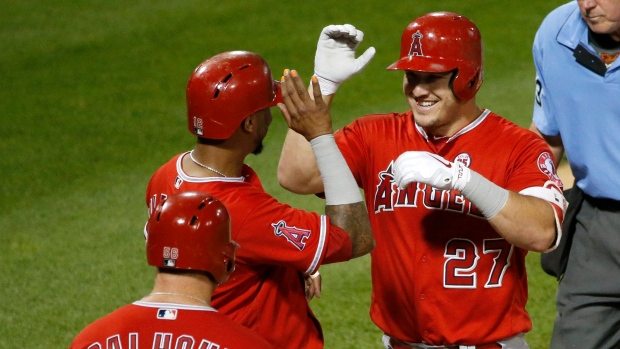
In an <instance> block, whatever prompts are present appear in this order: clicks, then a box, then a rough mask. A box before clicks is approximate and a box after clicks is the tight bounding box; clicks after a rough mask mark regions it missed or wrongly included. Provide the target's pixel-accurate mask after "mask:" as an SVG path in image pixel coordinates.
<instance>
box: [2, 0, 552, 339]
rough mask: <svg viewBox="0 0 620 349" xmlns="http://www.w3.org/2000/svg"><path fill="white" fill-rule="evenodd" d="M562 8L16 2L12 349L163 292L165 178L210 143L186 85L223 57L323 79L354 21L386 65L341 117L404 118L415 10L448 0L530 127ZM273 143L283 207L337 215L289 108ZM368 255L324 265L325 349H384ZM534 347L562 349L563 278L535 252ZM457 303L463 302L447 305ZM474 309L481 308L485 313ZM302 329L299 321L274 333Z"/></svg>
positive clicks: (492, 80)
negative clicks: (294, 177)
mask: <svg viewBox="0 0 620 349" xmlns="http://www.w3.org/2000/svg"><path fill="white" fill-rule="evenodd" d="M563 2H564V1H563V0H553V1H550V0H548V1H531V2H529V1H528V2H524V1H516V0H506V1H498V0H494V1H492V0H468V1H462V0H448V1H414V2H412V1H406V2H405V1H391V2H388V1H371V0H368V1H359V0H358V1H350V0H340V1H333V0H331V1H322V0H316V1H314V0H308V1H275V0H266V1H258V0H255V1H243V0H237V1H213V0H206V1H204V0H203V1H199V0H178V1H171V0H149V1H145V0H135V1H119V0H106V1H102V0H91V1H86V0H85V1H70V0H56V1H41V0H19V1H18V0H4V1H2V2H1V3H0V118H1V121H2V123H1V126H0V156H1V159H0V181H1V185H0V251H1V252H0V256H1V257H2V269H1V270H2V275H1V276H0V304H1V306H0V348H65V347H68V345H69V343H70V342H71V339H72V338H73V337H74V336H75V335H76V334H77V333H78V332H79V331H80V330H81V329H82V328H83V327H84V326H85V325H87V324H88V323H90V322H91V321H93V320H95V319H96V318H98V317H100V316H103V315H104V314H107V313H108V312H110V311H112V310H113V309H116V308H117V307H119V306H121V305H124V304H126V303H129V302H132V301H134V300H136V299H139V298H141V297H142V296H143V295H145V294H147V293H148V292H149V291H150V288H151V285H152V280H153V276H154V271H153V270H152V269H151V268H150V267H148V266H147V265H146V263H145V262H146V261H145V257H144V240H143V236H142V228H143V225H144V222H145V219H146V205H145V198H144V192H145V187H146V184H147V182H148V180H149V178H150V176H151V174H152V173H153V172H154V171H155V170H156V169H157V168H158V167H159V166H160V165H161V164H162V163H163V162H165V161H166V160H168V159H169V158H170V157H172V156H173V155H175V154H176V153H179V152H181V151H185V150H188V149H190V148H191V147H192V145H193V143H194V139H193V137H192V136H191V135H190V134H189V133H188V132H187V131H186V128H185V127H186V126H185V97H184V93H185V85H186V83H187V78H188V77H189V75H190V74H191V72H192V70H193V69H194V67H195V66H197V65H198V64H199V63H200V62H201V61H202V60H204V59H206V58H207V57H209V56H212V55H214V54H216V53H219V52H222V51H227V50H236V49H243V50H250V51H255V52H257V53H259V54H261V55H262V56H263V57H265V58H266V59H267V61H268V62H270V65H271V67H272V70H273V72H274V75H275V77H276V78H279V76H280V74H281V72H282V70H283V69H285V68H290V69H297V70H298V71H299V72H300V74H301V75H302V77H305V78H306V79H307V78H309V77H310V75H311V74H312V65H313V58H314V50H315V47H316V41H317V38H318V35H319V33H320V31H321V29H322V28H323V27H324V26H325V25H328V24H341V23H351V24H354V25H355V26H357V27H358V28H360V29H362V30H363V31H364V32H365V34H366V39H365V41H364V42H363V43H362V44H361V47H360V52H362V51H361V50H365V49H366V48H367V47H369V46H375V48H376V49H377V55H376V56H375V59H374V60H373V61H372V62H371V63H370V65H369V66H368V67H367V68H366V69H365V70H364V71H363V72H362V73H361V74H360V75H357V76H355V77H354V78H353V79H352V80H350V81H349V82H347V83H346V84H345V85H343V86H342V87H341V89H340V91H339V93H338V96H337V97H336V99H335V101H334V105H333V109H332V115H333V117H334V120H335V124H336V126H337V127H340V126H342V125H344V124H346V123H348V122H350V121H351V120H353V119H354V118H355V117H358V116H361V115H363V114H367V113H373V112H387V111H403V110H405V109H406V108H407V106H406V104H405V101H404V98H403V96H402V92H401V76H402V75H401V74H400V73H396V72H388V71H385V67H386V66H388V65H389V64H390V63H392V62H393V61H394V60H396V58H397V57H398V52H399V43H400V35H401V32H402V30H403V29H404V27H405V26H406V25H407V23H409V21H410V20H412V19H413V18H415V17H417V16H418V15H421V14H423V13H426V12H430V11H438V10H449V11H454V12H458V13H461V14H464V15H466V16H467V17H469V18H470V19H472V20H474V21H475V22H476V23H477V24H478V26H479V28H480V30H481V32H482V35H483V38H484V44H485V82H484V84H483V86H482V89H481V91H480V93H479V94H478V96H479V97H478V101H479V104H480V105H481V106H483V107H487V108H490V109H491V110H493V111H495V112H497V113H499V114H501V115H504V116H505V117H507V118H508V119H510V120H513V121H515V122H516V123H518V124H521V125H523V126H527V125H529V122H530V118H531V111H532V102H533V94H534V69H533V63H532V60H531V44H532V40H533V37H534V33H535V31H536V28H537V27H538V25H539V24H540V22H541V20H542V19H543V18H544V16H545V14H546V13H548V12H549V11H550V10H551V9H553V8H555V7H556V6H558V5H559V4H561V3H563ZM273 112H274V116H275V118H274V122H273V124H272V126H271V130H270V134H269V135H268V137H267V139H266V150H265V152H264V153H263V154H262V155H260V156H258V157H250V158H248V163H249V164H250V165H252V166H253V167H254V168H255V169H256V170H257V172H258V173H259V174H260V176H261V178H262V180H263V182H264V184H265V188H266V190H267V191H268V192H270V193H271V194H273V195H274V196H276V197H277V198H278V199H280V200H281V201H285V202H288V203H290V204H292V205H293V206H297V207H303V208H307V209H309V210H315V211H322V208H321V201H320V200H318V199H316V198H315V197H312V196H295V195H292V194H290V193H288V192H286V191H284V190H283V189H282V188H280V187H279V185H278V183H277V180H276V177H275V172H276V164H277V161H278V157H279V152H280V147H281V144H282V141H283V137H284V134H285V130H286V126H285V123H284V121H283V119H282V118H281V117H280V112H279V111H278V110H277V109H274V111H273ZM368 267H369V259H368V258H367V257H363V258H360V259H358V260H355V261H351V262H348V263H343V264H337V265H330V266H325V267H323V268H322V269H321V272H322V274H323V275H324V278H323V280H324V289H323V292H324V295H323V297H322V298H321V299H319V300H313V301H312V303H311V305H312V307H313V309H314V310H315V311H316V314H317V316H318V318H319V320H320V321H321V322H322V324H323V328H324V331H325V338H326V348H381V344H380V333H379V331H378V330H377V329H376V327H374V325H373V324H372V323H371V322H370V320H369V317H368V304H369V298H370V296H369V295H370V289H371V287H370V278H369V268H368ZM528 270H529V276H530V279H529V280H530V286H531V287H530V290H531V291H530V300H529V303H528V310H529V311H530V313H531V315H532V318H533V322H534V329H533V330H532V332H531V333H529V334H528V336H527V339H528V341H529V343H530V345H531V347H532V348H546V347H547V346H548V345H547V343H548V341H549V337H550V333H551V328H552V322H553V318H554V314H555V306H554V294H555V288H556V284H555V280H554V279H553V278H551V277H548V276H546V275H544V274H543V273H542V271H541V270H540V266H539V255H538V254H534V253H531V254H530V255H529V256H528ZM447 311H449V310H447ZM471 316H472V318H475V317H476V314H471ZM274 330H276V331H289V330H292V329H274Z"/></svg>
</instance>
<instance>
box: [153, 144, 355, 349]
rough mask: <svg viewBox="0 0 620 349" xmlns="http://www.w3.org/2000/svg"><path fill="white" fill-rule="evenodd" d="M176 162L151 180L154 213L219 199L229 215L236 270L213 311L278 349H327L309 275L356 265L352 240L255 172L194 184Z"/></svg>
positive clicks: (179, 161)
mask: <svg viewBox="0 0 620 349" xmlns="http://www.w3.org/2000/svg"><path fill="white" fill-rule="evenodd" d="M187 154H188V153H184V154H180V155H177V156H175V157H174V158H173V159H172V160H170V161H169V162H168V163H166V164H164V165H163V166H162V167H161V168H160V169H159V170H157V172H156V173H155V174H154V175H153V177H152V178H151V181H150V182H149V185H148V188H147V196H146V198H147V205H148V207H149V212H150V210H152V209H153V208H155V207H156V205H157V203H158V202H160V201H161V200H162V199H163V198H165V197H166V196H168V195H171V194H173V193H176V192H179V191H202V192H205V193H209V194H211V195H213V196H215V197H217V198H218V199H219V200H220V201H221V202H222V203H224V205H225V206H226V208H227V209H228V211H229V214H230V217H231V222H232V238H233V240H235V241H236V242H237V243H238V244H239V245H240V247H239V248H238V249H237V258H236V269H235V271H234V272H233V273H232V275H231V277H230V278H229V279H228V281H227V282H226V283H224V284H222V285H220V286H219V287H217V289H216V290H215V293H214V294H213V298H212V305H213V306H214V307H215V308H217V309H218V310H219V311H220V312H222V313H223V314H225V315H227V316H228V317H230V318H231V319H233V320H234V321H236V322H238V323H240V324H242V325H244V326H246V327H248V328H250V329H252V330H254V331H256V332H257V333H258V334H259V335H261V336H262V337H263V338H265V339H267V341H268V342H270V343H271V344H272V345H273V346H275V347H276V348H291V349H292V348H294V349H299V348H322V347H323V333H322V330H321V326H320V325H319V322H318V321H317V319H316V318H315V316H314V315H313V313H312V311H311V309H310V307H309V305H308V302H307V301H306V298H305V283H304V274H308V273H312V272H314V271H316V270H318V268H319V266H320V265H321V264H326V263H333V262H341V261H347V260H349V259H351V253H352V245H351V239H350V238H349V236H348V235H347V233H346V232H345V231H344V230H342V229H340V228H338V227H334V226H331V225H330V221H329V218H328V217H327V216H324V215H318V214H316V213H313V212H307V211H303V210H299V209H295V208H292V207H290V206H289V205H286V204H283V203H280V202H278V201H277V200H276V199H275V198H273V197H272V196H270V195H269V194H267V193H266V192H265V191H264V190H263V187H262V185H261V183H260V180H259V178H258V176H257V175H256V173H255V172H254V171H253V170H252V169H251V168H250V167H249V166H247V165H244V167H243V176H242V177H237V178H220V177H217V178H216V177H205V178H201V177H192V176H189V175H187V174H186V173H185V172H184V171H183V168H182V165H181V164H182V159H183V157H184V156H187Z"/></svg>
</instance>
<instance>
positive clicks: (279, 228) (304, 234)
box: [271, 221, 312, 251]
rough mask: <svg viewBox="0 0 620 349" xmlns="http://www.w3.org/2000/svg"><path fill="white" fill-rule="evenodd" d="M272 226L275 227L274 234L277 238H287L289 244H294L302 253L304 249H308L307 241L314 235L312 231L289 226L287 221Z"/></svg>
mask: <svg viewBox="0 0 620 349" xmlns="http://www.w3.org/2000/svg"><path fill="white" fill-rule="evenodd" d="M271 226H272V227H273V233H274V234H275V235H276V236H283V237H285V238H286V240H288V242H290V243H291V244H293V245H294V246H295V247H297V249H299V250H300V251H303V250H304V248H306V240H307V239H308V238H309V237H310V234H311V233H312V232H311V231H310V230H306V229H299V228H297V227H291V226H288V225H286V222H285V221H279V222H278V223H271Z"/></svg>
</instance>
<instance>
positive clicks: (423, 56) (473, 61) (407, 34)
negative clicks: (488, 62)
mask: <svg viewBox="0 0 620 349" xmlns="http://www.w3.org/2000/svg"><path fill="white" fill-rule="evenodd" d="M400 45H401V46H400V59H399V60H398V61H396V62H394V63H393V64H392V65H390V66H389V67H387V69H389V70H411V71H419V72H427V73H443V72H448V71H455V74H456V75H455V77H454V80H453V83H452V91H453V92H454V94H455V95H456V96H457V97H458V98H460V99H462V100H469V99H471V98H473V97H474V96H475V95H476V93H477V92H478V89H480V85H482V80H483V67H482V37H481V36H480V31H478V28H477V27H476V25H475V24H474V23H473V22H472V21H470V20H469V19H467V18H465V17H463V16H461V15H459V14H456V13H451V12H433V13H429V14H425V15H423V16H420V17H418V18H416V19H415V20H413V21H412V22H411V23H409V25H408V26H407V28H405V31H404V32H403V35H402V37H401V42H400Z"/></svg>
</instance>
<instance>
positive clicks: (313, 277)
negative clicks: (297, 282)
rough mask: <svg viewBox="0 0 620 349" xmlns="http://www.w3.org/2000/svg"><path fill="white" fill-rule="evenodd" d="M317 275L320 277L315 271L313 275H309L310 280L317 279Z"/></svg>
mask: <svg viewBox="0 0 620 349" xmlns="http://www.w3.org/2000/svg"><path fill="white" fill-rule="evenodd" d="M319 275H321V273H319V271H318V270H317V271H316V272H315V273H314V274H310V278H312V279H316V278H318V277H319Z"/></svg>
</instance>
